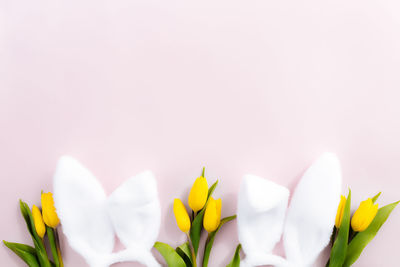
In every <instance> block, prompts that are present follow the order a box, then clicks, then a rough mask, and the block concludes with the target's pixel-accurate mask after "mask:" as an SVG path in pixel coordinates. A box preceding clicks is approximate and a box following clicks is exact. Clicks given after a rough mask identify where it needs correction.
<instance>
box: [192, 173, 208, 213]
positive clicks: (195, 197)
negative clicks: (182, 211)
mask: <svg viewBox="0 0 400 267" xmlns="http://www.w3.org/2000/svg"><path fill="white" fill-rule="evenodd" d="M207 196H208V184H207V180H206V178H204V177H203V176H200V177H199V178H197V179H196V181H194V184H193V186H192V189H191V190H190V193H189V199H188V202H189V207H190V208H191V209H192V210H193V211H194V212H198V211H199V210H201V209H202V208H203V207H204V205H205V204H206V201H207Z"/></svg>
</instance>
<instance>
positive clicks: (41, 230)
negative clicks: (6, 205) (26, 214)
mask: <svg viewBox="0 0 400 267" xmlns="http://www.w3.org/2000/svg"><path fill="white" fill-rule="evenodd" d="M32 217H33V223H34V224H35V230H36V233H37V234H38V236H40V238H43V237H44V234H45V233H46V226H44V222H43V218H42V213H41V212H40V210H39V208H38V207H36V206H35V205H33V206H32Z"/></svg>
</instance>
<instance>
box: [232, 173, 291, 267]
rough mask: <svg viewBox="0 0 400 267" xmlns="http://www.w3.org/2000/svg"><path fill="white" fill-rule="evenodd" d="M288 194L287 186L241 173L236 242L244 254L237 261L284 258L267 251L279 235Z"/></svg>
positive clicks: (260, 262)
mask: <svg viewBox="0 0 400 267" xmlns="http://www.w3.org/2000/svg"><path fill="white" fill-rule="evenodd" d="M288 198H289V190H288V189H287V188H285V187H283V186H280V185H278V184H275V183H273V182H271V181H268V180H266V179H263V178H260V177H257V176H253V175H246V176H245V177H244V179H243V181H242V185H241V187H240V192H239V200H238V210H237V222H238V234H239V242H240V243H241V244H242V247H243V250H244V251H245V252H246V255H247V257H246V260H245V261H243V262H242V263H241V265H243V266H256V265H263V264H277V263H282V262H284V260H283V259H282V258H281V257H278V256H275V255H272V254H271V253H272V249H273V248H274V247H275V245H276V243H277V242H279V240H280V238H281V234H282V230H283V222H284V218H285V213H286V208H287V203H288ZM248 252H250V253H248Z"/></svg>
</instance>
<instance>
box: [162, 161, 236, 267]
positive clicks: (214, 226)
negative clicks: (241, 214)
mask: <svg viewBox="0 0 400 267" xmlns="http://www.w3.org/2000/svg"><path fill="white" fill-rule="evenodd" d="M217 184H218V181H216V182H215V183H214V184H213V185H212V186H211V187H210V188H209V187H208V183H207V179H206V178H205V176H204V168H203V173H202V175H201V176H200V177H198V178H197V179H196V180H195V182H194V184H193V186H192V189H191V190H190V193H189V198H188V204H189V207H190V208H191V210H192V212H191V216H189V214H188V212H187V210H186V207H185V205H184V204H183V203H182V201H181V200H180V199H175V200H174V208H173V209H174V214H175V219H176V223H177V225H178V227H179V229H180V230H181V231H182V232H184V233H185V234H186V236H187V240H188V241H187V242H185V243H184V244H182V245H180V246H178V247H177V248H176V249H174V248H173V247H171V246H170V245H168V244H165V243H162V242H156V244H155V248H156V249H157V250H158V251H159V252H160V254H161V255H162V256H163V257H164V259H165V261H166V263H167V264H168V266H170V267H196V266H197V259H196V257H197V255H198V251H199V246H200V236H201V234H202V232H203V228H204V229H205V230H206V231H207V233H208V236H207V240H206V243H205V246H204V253H203V260H202V265H201V266H203V267H207V266H208V261H209V258H210V253H211V248H212V245H213V243H214V239H215V235H216V234H217V232H218V231H219V229H221V227H222V226H223V225H224V224H225V223H227V222H229V221H231V220H233V219H235V218H236V215H233V216H229V217H225V218H223V219H221V206H222V203H221V199H214V198H213V197H212V194H213V192H214V190H215V188H216V187H217Z"/></svg>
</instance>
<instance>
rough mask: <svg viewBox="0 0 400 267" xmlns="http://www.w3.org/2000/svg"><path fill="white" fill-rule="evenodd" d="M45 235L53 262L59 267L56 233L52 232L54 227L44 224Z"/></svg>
mask: <svg viewBox="0 0 400 267" xmlns="http://www.w3.org/2000/svg"><path fill="white" fill-rule="evenodd" d="M46 230H47V236H48V238H49V243H50V249H51V254H52V255H53V260H54V264H55V266H56V267H60V261H59V259H58V251H57V250H58V248H57V241H56V235H55V233H54V229H53V228H52V227H49V226H46Z"/></svg>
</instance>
